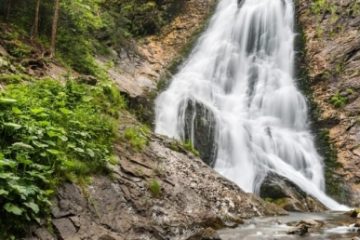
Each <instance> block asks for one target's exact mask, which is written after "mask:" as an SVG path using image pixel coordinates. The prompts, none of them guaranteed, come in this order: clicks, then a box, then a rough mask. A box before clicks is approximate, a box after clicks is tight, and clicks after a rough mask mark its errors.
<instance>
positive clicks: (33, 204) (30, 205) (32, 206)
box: [24, 202, 39, 214]
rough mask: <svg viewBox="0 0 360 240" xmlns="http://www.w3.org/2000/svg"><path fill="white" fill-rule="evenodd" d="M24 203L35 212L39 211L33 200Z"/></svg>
mask: <svg viewBox="0 0 360 240" xmlns="http://www.w3.org/2000/svg"><path fill="white" fill-rule="evenodd" d="M24 205H25V206H27V207H28V208H30V209H31V210H32V211H33V212H34V213H35V214H37V213H38V212H39V206H38V205H37V204H35V203H34V202H26V203H24Z"/></svg>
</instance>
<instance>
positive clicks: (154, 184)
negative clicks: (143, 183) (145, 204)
mask: <svg viewBox="0 0 360 240" xmlns="http://www.w3.org/2000/svg"><path fill="white" fill-rule="evenodd" d="M149 190H150V192H151V195H152V196H153V197H155V198H158V197H160V195H161V185H160V183H159V181H158V180H156V179H151V180H150V182H149Z"/></svg>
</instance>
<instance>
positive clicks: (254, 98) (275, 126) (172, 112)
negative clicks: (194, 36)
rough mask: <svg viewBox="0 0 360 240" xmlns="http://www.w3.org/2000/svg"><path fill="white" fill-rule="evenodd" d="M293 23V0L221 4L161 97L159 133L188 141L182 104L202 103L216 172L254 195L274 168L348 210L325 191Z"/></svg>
mask: <svg viewBox="0 0 360 240" xmlns="http://www.w3.org/2000/svg"><path fill="white" fill-rule="evenodd" d="M293 25H294V3H293V0H243V1H238V0H220V2H219V4H218V6H217V10H216V12H215V14H214V16H213V17H212V19H211V21H210V24H209V27H208V29H207V30H206V31H205V32H204V33H203V35H202V36H201V37H200V39H199V40H198V42H197V44H196V46H195V47H194V49H193V51H192V53H191V54H190V56H189V58H188V59H187V61H186V62H185V63H184V64H183V65H182V66H181V69H180V70H179V72H178V73H177V74H176V75H175V76H174V77H173V79H172V81H171V84H170V86H169V87H168V89H167V90H165V91H164V92H163V93H162V94H160V95H159V97H158V98H157V100H156V129H155V131H156V132H157V133H159V134H164V135H167V136H169V137H173V138H176V139H182V140H183V139H184V131H185V130H184V129H185V125H186V122H185V121H186V116H185V113H186V111H185V110H184V108H185V107H184V106H186V102H188V101H193V102H196V103H200V104H202V106H204V107H205V108H206V109H207V110H208V111H209V112H211V113H212V115H213V116H212V117H213V118H214V119H215V120H214V121H216V124H215V128H216V134H213V136H214V138H215V139H214V141H215V142H216V146H217V147H216V152H217V153H216V161H215V166H214V167H215V169H216V170H217V171H218V172H219V173H221V174H222V175H223V176H225V177H227V178H228V179H231V180H232V181H234V182H235V183H237V184H238V185H239V186H240V187H241V188H242V189H243V190H245V191H247V192H256V191H257V190H258V188H259V186H260V184H261V182H262V181H263V179H264V178H265V176H266V174H267V173H268V172H269V171H272V172H275V173H277V174H278V175H281V176H283V177H286V178H287V179H289V180H290V181H292V182H293V183H295V184H296V185H298V186H299V187H300V188H301V189H302V190H304V191H305V192H307V193H308V194H310V195H312V196H314V197H315V198H317V199H318V200H319V201H321V202H322V203H323V204H324V205H325V206H327V207H328V208H329V209H332V210H344V209H346V207H345V206H342V205H340V204H338V203H337V202H335V201H334V200H332V199H331V198H329V197H328V196H326V194H325V193H324V188H325V181H324V171H323V163H322V158H321V156H320V155H319V154H318V153H317V151H316V147H315V145H314V138H313V136H312V135H311V133H310V130H309V121H308V119H307V114H308V112H307V104H306V99H305V98H304V96H303V95H302V94H301V92H300V91H299V90H298V89H297V86H296V80H295V77H294V55H295V51H294V38H295V33H294V30H293V29H294V26H293ZM203 117H204V118H206V116H203ZM205 120H206V119H205ZM190 130H191V131H194V128H191V129H190ZM190 135H191V137H190V138H191V140H194V133H193V132H192V133H191V134H190ZM198 140H199V141H202V140H204V141H205V140H206V139H198Z"/></svg>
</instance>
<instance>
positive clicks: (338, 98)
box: [330, 92, 348, 108]
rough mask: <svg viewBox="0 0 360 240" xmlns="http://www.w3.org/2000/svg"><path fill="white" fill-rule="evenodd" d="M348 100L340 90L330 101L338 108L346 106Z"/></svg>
mask: <svg viewBox="0 0 360 240" xmlns="http://www.w3.org/2000/svg"><path fill="white" fill-rule="evenodd" d="M347 102H348V99H347V97H344V96H342V95H341V94H340V93H339V92H337V93H336V94H335V95H334V96H332V97H331V98H330V103H331V104H332V105H334V106H335V107H337V108H341V107H344V106H345V105H346V103H347Z"/></svg>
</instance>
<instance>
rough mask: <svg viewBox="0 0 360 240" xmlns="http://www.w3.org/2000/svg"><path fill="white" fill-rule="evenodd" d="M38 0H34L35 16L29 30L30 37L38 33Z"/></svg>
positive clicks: (32, 37) (34, 36)
mask: <svg viewBox="0 0 360 240" xmlns="http://www.w3.org/2000/svg"><path fill="white" fill-rule="evenodd" d="M40 2H41V0H36V6H35V18H34V25H33V28H32V31H31V39H34V38H36V37H37V36H38V34H39V12H40Z"/></svg>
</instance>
